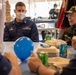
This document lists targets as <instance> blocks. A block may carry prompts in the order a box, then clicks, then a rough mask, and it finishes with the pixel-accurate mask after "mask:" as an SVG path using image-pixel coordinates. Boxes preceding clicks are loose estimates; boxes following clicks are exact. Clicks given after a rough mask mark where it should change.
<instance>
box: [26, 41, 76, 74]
mask: <svg viewBox="0 0 76 75" xmlns="http://www.w3.org/2000/svg"><path fill="white" fill-rule="evenodd" d="M75 48H76V41H75ZM27 61H28V66H29V68H30V70H31V71H32V72H34V73H36V74H37V75H72V74H73V75H76V58H74V59H72V60H70V62H69V64H68V65H67V66H65V67H63V68H62V69H61V70H59V71H55V70H53V69H50V68H47V67H45V66H44V65H43V64H42V62H41V60H40V59H39V58H38V56H37V55H36V54H35V53H34V52H31V57H29V58H28V59H27Z"/></svg>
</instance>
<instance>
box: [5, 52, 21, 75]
mask: <svg viewBox="0 0 76 75" xmlns="http://www.w3.org/2000/svg"><path fill="white" fill-rule="evenodd" d="M4 56H5V57H6V58H7V59H8V60H9V61H10V63H11V65H12V69H11V71H10V72H9V75H22V74H21V70H20V67H19V65H18V61H17V57H16V56H15V55H14V54H13V53H11V52H6V53H5V54H4Z"/></svg>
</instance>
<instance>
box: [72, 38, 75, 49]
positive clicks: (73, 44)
mask: <svg viewBox="0 0 76 75" xmlns="http://www.w3.org/2000/svg"><path fill="white" fill-rule="evenodd" d="M72 47H73V48H74V49H75V50H76V40H74V39H72Z"/></svg>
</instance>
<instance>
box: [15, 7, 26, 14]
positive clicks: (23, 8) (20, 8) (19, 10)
mask: <svg viewBox="0 0 76 75" xmlns="http://www.w3.org/2000/svg"><path fill="white" fill-rule="evenodd" d="M15 13H16V14H17V13H26V7H25V6H17V8H16V9H15Z"/></svg>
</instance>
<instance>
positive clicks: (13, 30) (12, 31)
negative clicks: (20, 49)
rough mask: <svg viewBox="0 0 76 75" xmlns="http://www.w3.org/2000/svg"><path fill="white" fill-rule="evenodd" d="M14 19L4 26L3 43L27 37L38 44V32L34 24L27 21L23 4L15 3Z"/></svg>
mask: <svg viewBox="0 0 76 75" xmlns="http://www.w3.org/2000/svg"><path fill="white" fill-rule="evenodd" d="M14 12H15V14H16V18H15V19H14V20H13V21H12V22H9V23H7V24H6V25H5V29H4V41H15V40H16V39H18V38H19V37H23V36H25V37H28V38H30V39H31V40H32V41H33V42H39V36H38V30H37V27H36V24H35V23H34V22H32V21H31V20H29V19H27V18H26V16H25V14H26V12H27V10H26V6H25V4H24V3H23V2H17V3H16V5H15V10H14Z"/></svg>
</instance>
